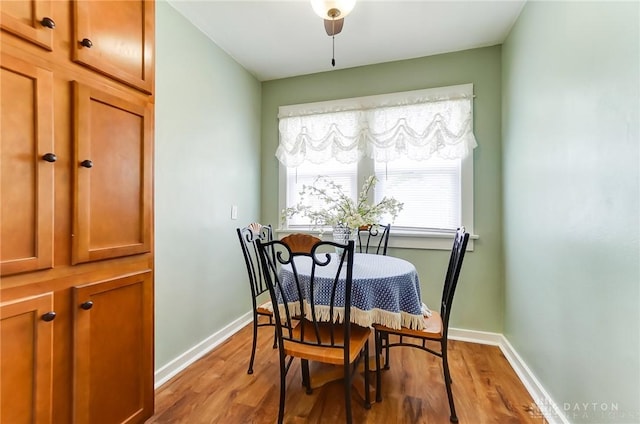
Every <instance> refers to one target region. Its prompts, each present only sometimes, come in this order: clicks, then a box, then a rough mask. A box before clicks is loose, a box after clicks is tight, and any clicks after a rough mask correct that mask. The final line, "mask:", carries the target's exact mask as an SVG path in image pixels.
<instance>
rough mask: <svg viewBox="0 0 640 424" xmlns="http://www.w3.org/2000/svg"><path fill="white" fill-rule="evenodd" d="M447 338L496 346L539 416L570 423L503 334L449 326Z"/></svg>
mask: <svg viewBox="0 0 640 424" xmlns="http://www.w3.org/2000/svg"><path fill="white" fill-rule="evenodd" d="M449 338H450V339H452V340H460V341H465V342H472V343H481V344H487V345H492V346H498V347H499V348H500V350H501V351H502V354H503V355H504V356H505V358H507V361H509V364H511V367H512V368H513V370H514V371H515V373H516V375H517V376H518V378H519V379H520V381H522V384H523V385H524V387H525V388H526V389H527V391H528V392H529V394H530V395H531V397H532V398H533V400H534V402H535V403H536V405H537V407H538V411H539V414H541V415H540V417H541V418H542V416H544V418H545V419H546V420H547V422H548V423H549V424H570V421H569V420H568V419H567V418H566V417H565V416H564V414H563V413H562V411H561V410H560V408H559V407H558V405H557V404H556V403H555V402H554V401H553V399H552V398H551V396H549V393H547V391H546V390H545V389H544V387H542V384H540V382H539V381H538V379H537V378H536V376H535V375H534V374H533V373H532V372H531V370H530V369H529V367H528V366H527V364H526V363H525V362H524V361H523V360H522V358H521V357H520V355H518V352H516V350H515V349H514V348H513V346H511V343H509V341H508V340H507V338H506V337H504V335H503V334H500V333H489V332H486V331H475V330H464V329H460V328H449Z"/></svg>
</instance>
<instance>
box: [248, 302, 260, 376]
mask: <svg viewBox="0 0 640 424" xmlns="http://www.w3.org/2000/svg"><path fill="white" fill-rule="evenodd" d="M257 340H258V314H256V312H255V310H254V312H253V343H252V346H251V359H250V360H249V369H248V370H247V374H253V360H254V358H255V357H256V343H257Z"/></svg>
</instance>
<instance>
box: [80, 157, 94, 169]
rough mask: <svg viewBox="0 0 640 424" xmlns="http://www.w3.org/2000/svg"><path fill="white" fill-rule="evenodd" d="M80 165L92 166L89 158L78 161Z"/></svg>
mask: <svg viewBox="0 0 640 424" xmlns="http://www.w3.org/2000/svg"><path fill="white" fill-rule="evenodd" d="M80 166H82V167H84V168H93V162H91V161H90V160H89V159H85V160H83V161H82V162H80Z"/></svg>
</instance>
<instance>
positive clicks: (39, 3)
mask: <svg viewBox="0 0 640 424" xmlns="http://www.w3.org/2000/svg"><path fill="white" fill-rule="evenodd" d="M52 1H53V0H24V1H15V0H2V1H1V2H0V10H1V11H2V12H1V14H0V28H2V29H3V30H5V31H8V32H10V33H12V34H15V35H17V36H18V37H21V38H22V39H24V40H27V41H29V42H31V43H34V44H36V45H37V46H40V47H42V48H44V49H47V50H52V49H53V30H54V29H55V20H54V19H53V15H52V11H53V7H52Z"/></svg>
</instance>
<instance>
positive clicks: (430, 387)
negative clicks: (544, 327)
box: [147, 326, 546, 424]
mask: <svg viewBox="0 0 640 424" xmlns="http://www.w3.org/2000/svg"><path fill="white" fill-rule="evenodd" d="M272 342H273V333H272V328H271V327H263V328H261V329H260V330H259V333H258V349H257V352H256V361H255V364H254V367H253V368H254V374H253V375H248V374H247V365H248V361H249V355H250V351H251V327H250V326H246V327H245V328H243V329H242V330H241V331H240V332H238V333H237V334H235V335H234V336H233V337H231V338H230V339H229V340H227V341H226V342H225V343H223V344H222V345H220V346H218V347H217V348H216V349H215V350H213V351H212V352H211V353H209V354H208V355H207V356H205V357H203V358H202V359H200V360H199V361H197V362H196V363H194V364H193V365H191V366H190V367H189V368H188V369H186V370H185V371H183V372H182V373H180V374H179V375H178V376H176V377H175V378H173V379H172V380H171V381H169V382H168V383H166V384H164V385H163V386H162V387H160V388H159V389H158V390H157V391H156V411H155V415H154V416H153V417H152V418H151V419H150V420H149V421H147V423H148V424H156V423H157V424H160V423H161V424H169V423H188V424H200V423H225V424H235V423H243V424H244V423H254V424H258V423H274V422H276V419H277V416H278V400H279V390H280V388H279V366H278V361H277V356H278V355H277V350H276V349H273V348H272ZM370 345H371V347H372V349H373V340H371V344H370ZM390 356H391V362H390V369H389V370H386V371H383V374H382V378H383V393H382V395H383V400H382V402H380V403H374V404H373V405H372V407H371V409H370V410H365V409H364V407H363V404H362V400H361V397H360V396H359V395H358V394H357V392H355V391H352V410H353V421H354V423H385V424H395V423H407V424H409V423H411V424H416V423H448V422H449V406H448V402H447V394H446V391H445V387H444V381H443V377H442V367H441V360H440V358H437V357H435V356H433V355H429V354H427V353H425V352H422V351H419V350H417V349H410V348H395V349H392V350H391V355H390ZM449 362H450V368H451V376H452V379H453V395H454V399H455V402H456V411H457V413H458V419H459V421H460V423H469V424H483V423H500V424H503V423H546V420H544V418H543V417H542V415H541V414H540V413H539V412H537V409H536V406H535V403H534V402H533V400H532V398H531V396H530V395H529V394H528V392H527V391H526V389H525V388H524V386H523V385H522V383H521V382H520V380H519V379H518V378H517V376H516V374H515V372H514V371H513V370H512V368H511V366H510V365H509V363H508V362H507V360H506V358H505V357H504V356H503V355H502V352H500V349H499V348H498V347H495V346H486V345H480V344H474V343H466V342H457V341H451V342H450V345H449ZM374 376H375V374H374V373H372V378H373V377H374ZM372 396H373V390H372ZM344 413H345V412H344V394H343V385H342V382H341V381H335V382H332V383H328V384H326V385H325V386H323V387H321V388H317V389H315V390H314V391H313V394H311V395H307V394H306V393H305V390H304V388H303V387H302V385H301V376H300V362H299V361H297V360H296V361H295V362H294V364H293V365H292V366H291V370H289V374H288V376H287V399H286V404H285V422H286V423H320V422H323V423H336V422H338V423H340V422H344V421H345V417H344Z"/></svg>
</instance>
